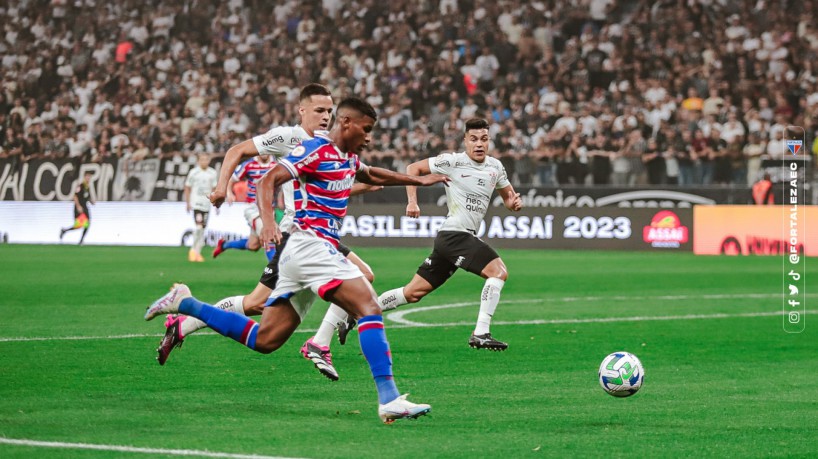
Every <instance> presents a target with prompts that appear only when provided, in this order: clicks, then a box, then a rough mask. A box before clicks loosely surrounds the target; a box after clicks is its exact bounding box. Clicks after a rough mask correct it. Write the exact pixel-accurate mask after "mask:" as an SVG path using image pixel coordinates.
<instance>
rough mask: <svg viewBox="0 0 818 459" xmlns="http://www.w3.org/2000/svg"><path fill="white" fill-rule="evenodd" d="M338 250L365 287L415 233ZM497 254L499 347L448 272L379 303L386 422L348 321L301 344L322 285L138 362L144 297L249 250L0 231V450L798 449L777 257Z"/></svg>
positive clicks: (809, 347) (153, 335) (213, 270)
mask: <svg viewBox="0 0 818 459" xmlns="http://www.w3.org/2000/svg"><path fill="white" fill-rule="evenodd" d="M356 253H358V254H359V255H360V256H361V257H362V258H363V259H364V260H366V261H367V262H368V263H369V264H370V265H371V266H372V268H373V270H374V272H375V274H376V280H375V289H376V290H377V291H379V292H382V291H384V290H387V289H390V288H394V287H397V286H399V285H403V284H404V283H405V282H406V281H408V280H409V279H410V277H411V276H412V274H413V273H414V271H415V269H416V267H417V265H418V264H419V263H420V262H421V261H422V260H423V258H424V257H425V256H426V254H427V250H414V249H375V248H362V247H358V248H356ZM501 255H502V256H503V258H504V260H505V262H506V264H507V265H508V268H509V272H510V278H509V281H508V282H507V284H506V286H505V289H504V290H503V296H502V300H501V303H500V306H499V308H498V310H497V313H496V315H495V319H494V320H495V324H494V326H493V327H492V332H493V334H494V335H495V336H496V337H498V338H499V339H502V340H505V341H508V342H509V345H510V347H509V350H508V351H507V352H505V353H492V352H486V351H477V350H473V349H470V348H469V347H468V346H467V344H466V342H467V340H468V337H469V335H470V333H471V330H472V327H473V325H474V321H475V320H476V317H477V310H478V301H479V295H480V290H481V287H482V280H480V279H479V278H477V277H475V276H472V275H470V274H468V273H463V272H460V273H458V274H457V275H456V276H455V277H454V278H453V279H452V280H451V281H450V282H449V283H447V284H446V285H444V286H443V287H442V288H441V289H440V290H439V291H438V292H435V293H433V294H432V295H430V296H428V297H427V298H425V299H424V300H423V301H422V302H421V303H419V304H417V305H407V306H404V307H402V308H399V309H397V310H396V311H394V312H393V313H401V314H400V315H399V316H395V317H394V318H392V319H390V316H389V314H387V315H386V318H387V320H386V324H387V335H388V337H389V340H390V342H391V345H392V351H393V357H394V364H395V375H396V379H397V382H398V387H399V389H400V390H401V392H403V393H405V392H410V393H411V394H412V397H411V399H413V400H415V401H419V402H424V403H430V404H431V405H432V407H433V409H432V413H431V414H430V415H429V416H427V417H423V418H420V419H418V420H415V421H405V422H396V423H395V424H393V425H390V426H386V425H382V424H381V423H380V422H379V420H378V418H377V413H376V408H377V406H376V396H375V388H374V384H373V382H372V380H371V377H370V375H369V369H368V367H367V365H366V362H365V361H364V359H363V357H362V355H361V353H360V348H359V347H358V339H357V334H356V333H353V334H351V335H350V342H349V343H347V345H346V346H340V345H338V343H337V341H336V342H335V343H334V344H333V354H334V360H335V364H336V367H337V368H338V371H339V372H340V374H341V380H340V381H338V382H335V383H333V382H330V381H329V380H327V379H324V378H323V377H322V376H320V375H319V373H318V372H317V371H316V370H315V369H314V368H313V366H312V364H311V363H310V362H308V361H307V360H305V359H303V358H302V357H301V356H300V354H299V352H298V349H299V347H300V346H301V344H302V343H303V341H304V340H305V339H306V338H307V337H309V336H310V334H309V330H314V329H315V328H316V327H317V325H318V323H319V322H320V319H321V316H322V315H323V312H324V311H325V310H326V304H325V303H323V302H319V303H316V305H315V306H314V307H313V310H312V311H311V313H310V314H309V316H308V317H307V319H306V321H305V323H304V324H302V326H301V329H303V330H304V331H299V332H297V333H296V334H295V335H294V336H293V338H292V339H291V340H290V342H289V343H287V344H286V345H285V346H284V347H283V348H282V349H280V350H279V351H277V352H276V353H274V354H272V355H260V354H256V353H253V352H250V351H248V350H247V349H246V348H244V347H242V346H240V345H238V344H237V343H235V342H232V341H230V340H228V339H226V338H222V337H221V336H218V335H214V334H202V335H198V336H191V337H189V338H188V339H187V340H186V342H185V345H184V346H183V347H182V348H181V349H177V350H175V351H174V352H173V354H172V355H171V357H170V359H169V360H168V363H167V364H166V365H165V366H164V367H160V366H159V365H158V364H157V363H156V361H155V360H154V357H155V352H154V349H155V347H156V345H157V343H158V341H159V337H160V336H161V334H162V333H163V331H164V327H163V326H162V320H155V321H153V322H145V321H143V320H142V314H143V312H144V309H145V306H146V305H148V304H149V303H151V302H152V301H153V300H154V299H156V298H157V297H159V296H160V295H162V294H164V293H165V292H166V291H167V289H168V287H169V286H170V284H171V283H172V282H173V281H184V282H186V283H188V284H189V285H190V287H191V289H192V291H193V293H194V295H196V296H197V297H198V298H200V299H202V300H207V301H211V302H213V301H216V300H218V299H221V298H223V297H225V296H231V295H238V294H243V293H248V292H249V291H250V290H251V289H252V288H253V287H254V286H255V284H256V282H257V280H258V276H259V274H260V273H261V270H262V268H263V266H264V264H265V263H264V261H263V258H264V257H263V255H262V254H260V253H246V252H228V253H225V254H224V255H223V256H222V257H220V258H219V259H218V260H212V259H208V260H207V262H206V263H203V264H191V263H188V262H187V261H186V250H185V249H183V248H137V247H130V248H123V247H74V246H15V245H3V246H0V266H2V275H0V324H2V330H0V457H3V458H30V457H37V458H63V457H70V458H109V457H128V458H130V457H133V458H137V457H178V456H176V455H173V454H171V453H172V452H168V451H165V452H164V453H163V452H162V451H161V450H190V452H191V453H192V454H194V455H196V454H198V455H200V456H201V455H203V454H206V453H205V452H206V451H207V452H210V453H225V454H224V455H222V456H218V455H216V456H215V457H241V456H240V455H258V456H283V457H308V458H334V457H350V458H361V457H372V458H381V457H407V458H408V457H509V458H517V457H553V456H560V457H599V456H605V457H611V456H624V457H630V456H645V457H691V456H702V457H770V456H780V457H790V456H798V457H816V456H818V437H816V435H815V426H816V425H818V384H816V370H818V364H816V362H818V359H817V358H816V356H818V353H816V348H818V339H816V337H818V322H814V321H813V318H814V317H815V315H814V314H810V315H809V316H808V317H807V325H806V332H804V333H802V334H786V333H784V332H783V330H782V317H781V315H780V314H776V312H777V311H780V310H781V303H782V300H781V294H780V292H781V287H782V276H781V269H782V268H781V266H782V263H781V259H780V258H777V257H696V256H693V255H690V254H678V253H622V252H618V253H616V252H568V251H512V250H504V251H501ZM807 263H808V264H807V273H808V277H809V275H810V274H811V273H816V272H818V261H816V260H815V259H810V260H808V262H807ZM808 285H809V284H808ZM807 298H808V305H807V308H808V309H811V310H815V309H818V295H816V294H812V293H810V294H809V295H808V297H807ZM464 303H467V304H464ZM431 306H444V307H439V308H429V309H428V310H424V309H421V308H423V307H431ZM416 308H417V310H415V309H416ZM407 311H408V312H407ZM395 319H397V320H395ZM66 337H72V338H77V339H65V338H66ZM80 338H82V339H80ZM618 350H627V351H630V352H633V353H634V354H636V355H637V356H639V357H640V359H641V360H642V362H643V364H644V366H645V369H646V378H645V384H644V386H643V387H642V390H641V391H640V392H639V393H638V394H636V395H634V396H633V397H630V398H627V399H617V398H614V397H611V396H608V395H607V394H605V393H604V392H603V391H602V389H601V388H600V387H599V384H598V382H597V368H598V365H599V363H600V362H601V361H602V359H603V358H604V357H605V355H607V354H608V353H610V352H613V351H618ZM12 441H24V442H29V443H25V444H20V443H15V444H10V442H12ZM30 442H61V444H60V445H54V444H51V445H50V446H49V447H45V446H44V445H40V444H34V443H30ZM63 443H64V444H63ZM76 444H87V445H104V446H101V448H103V449H100V450H92V449H74V446H75V445H76ZM37 445H39V446H37ZM113 446H116V447H130V448H133V449H132V450H124V449H121V450H112V449H110V448H109V447H113ZM106 448H107V449H106ZM157 449H161V450H159V451H157ZM129 451H130V452H129ZM231 454H232V455H234V456H230V455H231Z"/></svg>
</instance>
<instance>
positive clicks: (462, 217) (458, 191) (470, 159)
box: [339, 118, 523, 351]
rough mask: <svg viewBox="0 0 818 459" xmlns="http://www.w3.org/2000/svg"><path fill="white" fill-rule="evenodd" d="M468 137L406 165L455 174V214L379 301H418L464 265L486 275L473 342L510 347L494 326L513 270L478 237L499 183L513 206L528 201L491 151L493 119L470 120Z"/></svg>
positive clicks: (412, 199) (451, 192) (412, 198)
mask: <svg viewBox="0 0 818 459" xmlns="http://www.w3.org/2000/svg"><path fill="white" fill-rule="evenodd" d="M464 142H465V145H466V151H465V152H460V153H444V154H441V155H439V156H436V157H434V158H430V159H424V160H422V161H418V162H416V163H413V164H410V165H409V166H408V167H407V168H406V171H407V173H408V174H409V175H425V174H429V173H435V174H443V175H445V176H447V177H449V178H450V179H451V182H450V183H449V186H448V187H447V188H446V205H447V206H448V208H449V214H448V216H446V220H445V221H444V222H443V226H442V227H441V228H440V231H439V232H438V233H437V236H436V237H435V243H434V249H433V250H432V253H431V255H429V256H428V257H427V258H426V259H425V260H424V261H423V263H421V265H420V267H419V268H418V270H417V274H415V276H414V277H413V278H412V280H411V281H410V282H409V283H408V284H406V285H405V286H403V287H398V288H396V289H392V290H389V291H387V292H385V293H383V294H382V295H381V296H380V297H378V303H379V304H380V305H381V309H383V310H384V311H386V310H390V309H394V308H396V307H398V306H401V305H404V304H406V303H417V302H418V301H420V300H421V299H422V298H423V297H424V296H426V295H428V294H429V293H431V292H432V291H433V290H435V289H437V288H438V287H440V286H441V285H443V284H444V283H445V282H446V281H447V280H448V279H449V278H450V277H451V276H452V275H453V274H454V272H455V271H457V269H458V268H462V269H465V270H466V271H469V272H471V273H474V274H477V275H478V276H481V277H483V278H484V279H486V283H485V284H484V285H483V291H482V293H481V295H480V312H479V314H478V315H477V325H476V326H475V328H474V332H473V333H472V335H471V337H470V338H469V346H471V347H473V348H475V349H490V350H493V351H504V350H506V349H507V348H508V344H507V343H504V342H502V341H498V340H496V339H494V338H493V337H492V336H491V332H490V326H491V318H492V316H493V315H494V311H495V310H496V309H497V304H498V303H499V302H500V291H501V290H502V289H503V285H504V284H505V282H506V279H508V271H507V270H506V265H505V263H503V260H502V259H501V258H500V256H499V255H498V254H497V252H495V251H494V249H492V248H491V247H489V245H488V244H486V243H485V242H483V241H482V240H480V239H479V238H478V237H477V231H478V230H479V229H480V222H482V221H483V218H484V217H485V216H486V211H487V210H488V206H489V203H490V202H491V195H492V193H493V192H494V190H495V189H496V190H498V192H499V193H500V196H501V197H502V198H503V204H504V205H505V206H506V208H508V209H509V210H513V211H515V212H516V211H519V210H520V209H522V207H523V203H522V200H521V199H520V194H519V193H516V192H515V191H514V187H513V186H512V185H511V183H510V182H509V181H508V177H507V176H506V171H505V168H503V165H502V164H501V163H500V161H498V160H497V159H495V158H492V157H490V156H488V153H489V123H488V121H486V120H484V119H478V118H475V119H470V120H468V121H467V122H466V135H465V141H464ZM406 195H407V196H408V198H409V204H408V205H407V206H406V215H407V216H409V217H414V218H417V217H419V216H420V207H418V204H417V189H416V188H415V187H413V186H407V187H406ZM344 328H348V325H347V326H346V327H345V326H342V328H341V329H340V330H339V335H340V334H343V333H347V332H348V331H347V330H345V329H344Z"/></svg>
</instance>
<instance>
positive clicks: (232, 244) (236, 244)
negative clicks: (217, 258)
mask: <svg viewBox="0 0 818 459" xmlns="http://www.w3.org/2000/svg"><path fill="white" fill-rule="evenodd" d="M222 247H224V249H225V250H227V249H238V250H247V239H237V240H235V241H227V242H225V243H224V245H223V246H222Z"/></svg>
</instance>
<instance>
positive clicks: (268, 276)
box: [258, 233, 290, 290]
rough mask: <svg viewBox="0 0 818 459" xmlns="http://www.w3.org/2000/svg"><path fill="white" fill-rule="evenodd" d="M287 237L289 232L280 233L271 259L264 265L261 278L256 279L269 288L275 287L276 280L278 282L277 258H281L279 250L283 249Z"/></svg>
mask: <svg viewBox="0 0 818 459" xmlns="http://www.w3.org/2000/svg"><path fill="white" fill-rule="evenodd" d="M289 238H290V233H281V242H279V243H278V244H277V245H276V253H275V255H273V259H272V260H270V262H269V263H267V266H265V267H264V272H263V273H262V274H261V279H259V280H258V281H259V283H261V284H263V285H264V286H266V287H268V288H269V289H270V290H275V289H276V282H278V260H279V258H281V252H282V251H283V250H284V246H285V245H286V244H287V240H288V239H289Z"/></svg>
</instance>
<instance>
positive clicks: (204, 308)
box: [179, 297, 258, 350]
mask: <svg viewBox="0 0 818 459" xmlns="http://www.w3.org/2000/svg"><path fill="white" fill-rule="evenodd" d="M179 312H181V313H182V314H186V315H189V316H193V317H196V318H197V319H201V320H202V321H204V323H206V324H207V326H208V327H210V328H212V329H213V330H215V331H216V332H217V333H219V334H221V335H224V336H227V337H229V338H232V339H234V340H236V341H238V342H239V343H241V344H243V345H245V346H247V347H249V348H250V349H253V350H255V349H256V336H257V335H258V323H257V322H256V321H254V320H253V319H251V318H249V317H245V316H243V315H241V314H234V313H232V312H230V311H222V310H221V309H219V308H215V307H213V306H211V305H209V304H205V303H202V302H201V301H199V300H197V299H196V298H193V297H190V298H185V299H184V300H182V302H181V303H180V304H179Z"/></svg>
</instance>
